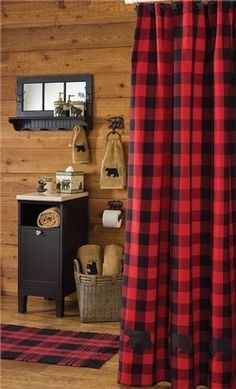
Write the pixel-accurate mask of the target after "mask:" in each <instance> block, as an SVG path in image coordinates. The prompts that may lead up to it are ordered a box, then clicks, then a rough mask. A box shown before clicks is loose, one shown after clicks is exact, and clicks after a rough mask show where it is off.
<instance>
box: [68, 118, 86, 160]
mask: <svg viewBox="0 0 236 389" xmlns="http://www.w3.org/2000/svg"><path fill="white" fill-rule="evenodd" d="M72 131H73V132H72V136H71V139H70V141H69V147H71V148H72V161H73V163H89V147H88V142H87V138H86V134H85V130H84V129H83V127H81V126H75V127H74V128H73V130H72Z"/></svg>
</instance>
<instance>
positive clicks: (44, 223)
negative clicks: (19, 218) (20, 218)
mask: <svg viewBox="0 0 236 389" xmlns="http://www.w3.org/2000/svg"><path fill="white" fill-rule="evenodd" d="M60 222H61V217H60V209H59V208H58V207H51V208H48V209H45V211H43V212H41V213H40V214H39V216H38V218H37V225H38V226H39V227H42V228H56V227H60Z"/></svg>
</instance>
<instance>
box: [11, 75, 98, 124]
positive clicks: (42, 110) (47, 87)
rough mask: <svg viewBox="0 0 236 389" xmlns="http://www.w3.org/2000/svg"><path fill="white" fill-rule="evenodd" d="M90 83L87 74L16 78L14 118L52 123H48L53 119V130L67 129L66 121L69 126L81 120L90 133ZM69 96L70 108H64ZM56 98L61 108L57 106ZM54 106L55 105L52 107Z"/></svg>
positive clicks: (91, 89) (90, 76) (68, 106)
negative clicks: (55, 123)
mask: <svg viewBox="0 0 236 389" xmlns="http://www.w3.org/2000/svg"><path fill="white" fill-rule="evenodd" d="M92 82H93V76H92V75H91V74H71V75H70V74H66V75H47V76H36V77H17V115H18V118H30V119H32V120H33V119H36V120H41V119H43V118H46V119H50V120H51V119H53V120H52V121H51V122H52V123H53V122H54V121H55V120H54V119H55V118H56V120H57V123H58V124H57V126H60V124H62V125H63V126H69V125H70V124H69V120H68V118H70V122H71V126H72V123H74V122H76V120H77V122H78V121H79V120H81V122H84V124H85V126H86V127H87V129H91V128H92V112H93V104H92V99H93V85H92ZM69 96H70V104H65V102H68V99H69ZM60 97H61V98H62V101H63V104H60V103H58V100H59V98H60ZM55 102H57V103H56V104H54V103H55ZM48 123H49V122H48ZM65 123H66V124H65ZM37 125H38V124H37ZM47 125H48V124H47ZM51 125H52V126H53V124H51ZM42 126H44V125H43V124H42ZM63 128H64V127H63Z"/></svg>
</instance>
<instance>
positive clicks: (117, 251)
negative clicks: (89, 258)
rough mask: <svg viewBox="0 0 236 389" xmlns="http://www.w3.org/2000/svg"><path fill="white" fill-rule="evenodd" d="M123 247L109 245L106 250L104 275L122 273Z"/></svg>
mask: <svg viewBox="0 0 236 389" xmlns="http://www.w3.org/2000/svg"><path fill="white" fill-rule="evenodd" d="M122 256H123V247H121V246H119V245H117V244H108V245H107V246H105V248H104V260H103V272H102V274H103V275H114V274H121V273H122Z"/></svg>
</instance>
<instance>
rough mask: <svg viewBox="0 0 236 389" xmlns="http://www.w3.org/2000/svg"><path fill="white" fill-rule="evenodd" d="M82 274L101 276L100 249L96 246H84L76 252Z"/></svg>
mask: <svg viewBox="0 0 236 389" xmlns="http://www.w3.org/2000/svg"><path fill="white" fill-rule="evenodd" d="M77 258H78V259H79V261H80V265H81V269H82V273H83V274H89V275H97V274H102V257H101V247H100V246H98V245H96V244H85V245H83V246H80V247H79V248H78V250H77Z"/></svg>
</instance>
